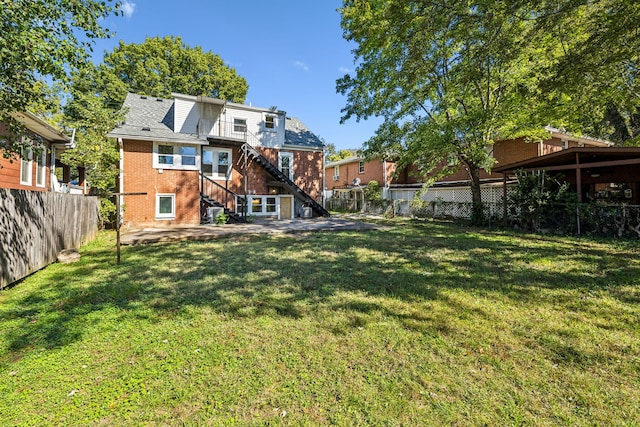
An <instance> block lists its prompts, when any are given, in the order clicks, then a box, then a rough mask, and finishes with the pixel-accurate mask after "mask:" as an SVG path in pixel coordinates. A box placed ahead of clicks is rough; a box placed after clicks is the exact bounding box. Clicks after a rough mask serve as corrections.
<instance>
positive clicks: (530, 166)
mask: <svg viewBox="0 0 640 427" xmlns="http://www.w3.org/2000/svg"><path fill="white" fill-rule="evenodd" d="M639 165H640V147H602V148H601V147H575V148H568V149H565V150H562V151H558V152H555V153H552V154H547V155H545V156H540V157H535V158H532V159H528V160H523V161H520V162H516V163H511V164H508V165H504V166H499V167H496V168H494V169H493V171H494V172H498V173H501V174H502V175H503V179H504V181H503V184H504V197H505V200H506V192H507V185H506V183H507V180H508V178H509V177H510V176H513V175H515V172H516V171H518V170H524V171H535V170H545V171H548V172H555V173H559V174H561V175H563V176H564V179H565V180H566V181H567V182H569V183H570V184H571V186H572V187H573V188H574V189H575V191H576V192H577V194H578V201H579V202H580V203H582V202H584V201H589V200H592V199H594V198H595V196H596V188H597V187H596V185H597V184H602V185H601V186H599V187H603V186H604V185H606V184H609V185H611V184H622V185H624V186H626V187H628V188H627V189H626V190H625V192H624V198H625V202H626V203H628V204H632V205H640V194H639V192H640V166H639ZM629 190H630V191H629ZM505 210H506V204H505ZM505 218H506V212H505Z"/></svg>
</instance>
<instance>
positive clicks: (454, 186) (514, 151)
mask: <svg viewBox="0 0 640 427" xmlns="http://www.w3.org/2000/svg"><path fill="white" fill-rule="evenodd" d="M545 129H546V130H547V131H548V132H549V133H550V134H551V137H550V138H549V139H547V140H543V141H540V142H527V141H525V139H524V138H518V139H512V140H504V141H497V142H496V143H495V144H493V145H492V146H491V147H490V148H489V149H490V150H491V151H490V153H491V155H492V156H493V158H494V159H495V164H494V168H498V167H500V166H502V165H507V164H512V163H516V162H520V161H523V160H528V159H533V158H536V157H540V156H544V155H547V154H550V153H555V152H558V151H562V150H566V149H568V148H574V147H587V148H589V147H591V148H607V147H611V146H612V145H613V143H611V142H609V141H604V140H600V139H595V138H590V137H587V136H576V135H573V134H571V133H568V132H566V131H564V130H561V129H557V128H553V127H550V126H547V127H546V128H545ZM445 166H447V165H446V164H445V163H444V162H443V163H442V167H445ZM502 178H503V176H502V174H500V173H497V172H496V171H495V170H491V172H487V171H486V170H485V169H482V170H481V171H480V180H481V185H482V188H483V200H484V201H488V202H496V203H497V202H498V200H501V199H502ZM423 185H424V184H423V179H422V178H421V175H420V173H419V170H418V168H417V167H416V166H411V167H409V168H406V169H404V170H402V171H400V173H399V174H398V175H397V178H396V182H394V183H392V184H391V188H390V195H391V197H390V198H392V199H395V200H410V199H411V198H413V197H414V195H415V194H416V193H417V192H418V191H419V190H420V189H421V188H422V187H423ZM422 198H423V199H425V200H427V201H432V200H435V199H439V200H443V201H451V202H463V203H464V202H471V190H470V187H469V175H468V174H467V172H466V171H465V170H464V169H463V168H462V167H461V168H460V169H459V170H458V171H457V172H455V173H453V174H451V175H448V176H445V177H444V178H442V179H440V180H438V181H437V182H435V183H434V184H433V185H432V186H431V187H430V188H429V190H428V191H427V193H426V194H424V195H423V196H422Z"/></svg>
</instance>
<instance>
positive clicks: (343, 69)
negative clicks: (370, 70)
mask: <svg viewBox="0 0 640 427" xmlns="http://www.w3.org/2000/svg"><path fill="white" fill-rule="evenodd" d="M338 71H340V72H341V73H343V74H350V73H352V72H353V70H352V69H351V68H347V67H340V68H338Z"/></svg>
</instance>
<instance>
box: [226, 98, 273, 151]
mask: <svg viewBox="0 0 640 427" xmlns="http://www.w3.org/2000/svg"><path fill="white" fill-rule="evenodd" d="M265 114H271V113H269V112H265V111H259V110H257V111H256V110H251V109H243V108H238V107H236V106H232V105H228V106H227V108H226V109H225V114H224V116H223V118H222V120H224V121H226V122H227V123H233V119H234V118H238V119H240V118H241V119H246V120H247V131H248V132H249V133H250V134H251V135H253V136H254V137H255V138H257V139H258V140H259V141H260V145H262V146H264V147H271V148H279V147H281V146H282V145H283V144H284V129H285V116H284V115H277V119H276V125H275V128H274V129H273V130H271V129H269V130H266V128H265V124H264V123H265V119H264V118H265Z"/></svg>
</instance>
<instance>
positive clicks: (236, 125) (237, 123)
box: [233, 117, 247, 133]
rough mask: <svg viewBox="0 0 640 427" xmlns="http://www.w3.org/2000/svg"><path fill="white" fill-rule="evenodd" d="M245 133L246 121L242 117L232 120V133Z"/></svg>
mask: <svg viewBox="0 0 640 427" xmlns="http://www.w3.org/2000/svg"><path fill="white" fill-rule="evenodd" d="M246 131H247V119H245V118H242V117H234V118H233V132H234V133H245V132H246Z"/></svg>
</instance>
